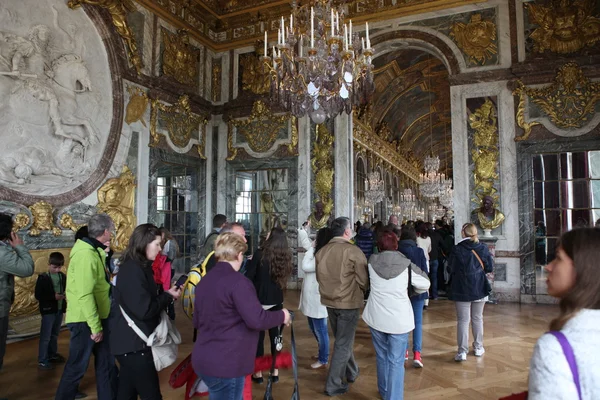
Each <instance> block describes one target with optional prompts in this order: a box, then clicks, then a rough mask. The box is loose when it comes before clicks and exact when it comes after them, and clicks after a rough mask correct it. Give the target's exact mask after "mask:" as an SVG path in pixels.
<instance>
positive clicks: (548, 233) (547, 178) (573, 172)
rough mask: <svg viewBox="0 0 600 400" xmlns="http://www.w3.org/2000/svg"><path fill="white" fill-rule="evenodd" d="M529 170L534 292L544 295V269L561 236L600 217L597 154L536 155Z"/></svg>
mask: <svg viewBox="0 0 600 400" xmlns="http://www.w3.org/2000/svg"><path fill="white" fill-rule="evenodd" d="M532 167H533V180H534V182H533V207H534V210H533V215H534V221H533V222H534V224H535V226H534V229H533V232H534V243H535V264H536V280H537V282H536V288H537V289H536V291H537V293H538V294H547V287H546V271H545V270H544V266H545V265H546V264H547V263H549V262H551V261H552V260H553V259H554V256H555V252H556V245H557V242H558V239H559V238H560V235H561V234H562V233H564V232H567V231H569V230H571V229H573V228H576V227H585V226H593V225H594V223H595V221H596V220H598V218H600V151H582V152H564V153H552V154H538V155H535V156H534V157H533V165H532Z"/></svg>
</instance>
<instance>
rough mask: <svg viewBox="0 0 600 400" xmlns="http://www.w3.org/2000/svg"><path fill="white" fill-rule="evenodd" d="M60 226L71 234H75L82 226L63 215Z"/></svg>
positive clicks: (69, 216)
mask: <svg viewBox="0 0 600 400" xmlns="http://www.w3.org/2000/svg"><path fill="white" fill-rule="evenodd" d="M60 226H62V227H63V228H65V229H70V230H72V231H73V232H77V231H78V230H79V228H81V227H82V226H83V225H77V224H76V223H75V221H73V217H72V216H71V215H69V214H66V213H65V214H63V215H61V217H60Z"/></svg>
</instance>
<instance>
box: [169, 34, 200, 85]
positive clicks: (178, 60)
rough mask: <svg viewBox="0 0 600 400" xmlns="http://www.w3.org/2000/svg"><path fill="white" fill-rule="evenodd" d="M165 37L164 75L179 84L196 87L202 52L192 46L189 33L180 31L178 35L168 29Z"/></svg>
mask: <svg viewBox="0 0 600 400" xmlns="http://www.w3.org/2000/svg"><path fill="white" fill-rule="evenodd" d="M162 33H163V35H162V37H163V46H164V49H165V50H164V53H163V57H162V60H163V73H164V74H165V75H168V76H171V77H173V78H175V80H176V81H177V82H179V83H183V84H184V85H189V86H191V87H196V86H197V84H198V60H199V58H200V52H199V51H198V50H196V49H194V47H192V46H191V45H190V37H189V33H188V31H187V30H185V29H179V30H178V31H177V34H174V33H171V32H169V31H168V30H166V29H163V31H162Z"/></svg>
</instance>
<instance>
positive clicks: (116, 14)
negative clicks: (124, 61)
mask: <svg viewBox="0 0 600 400" xmlns="http://www.w3.org/2000/svg"><path fill="white" fill-rule="evenodd" d="M82 4H89V5H92V6H98V7H102V8H104V9H106V10H108V12H109V13H110V16H111V18H112V22H113V25H114V27H115V29H116V30H117V33H118V34H119V35H120V36H121V38H123V40H124V41H125V43H127V50H128V54H129V61H131V63H132V64H133V66H134V67H135V70H136V72H137V73H138V75H139V74H141V73H142V67H143V63H142V59H141V58H140V55H139V54H138V48H137V43H136V41H135V37H134V35H133V31H132V30H131V28H130V27H129V24H128V22H127V14H129V13H130V12H134V11H136V7H135V4H134V3H133V1H132V0H69V1H68V3H67V5H68V6H69V8H70V9H72V10H75V9H77V8H79V7H81V5H82Z"/></svg>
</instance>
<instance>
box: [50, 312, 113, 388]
mask: <svg viewBox="0 0 600 400" xmlns="http://www.w3.org/2000/svg"><path fill="white" fill-rule="evenodd" d="M67 326H68V327H69V330H70V331H71V341H70V343H69V358H68V359H67V363H66V364H65V369H64V371H63V374H62V377H61V378H60V383H59V384H58V389H57V391H56V400H73V399H74V398H75V395H76V394H77V389H78V388H79V382H80V381H81V379H82V378H83V376H84V375H85V371H86V370H87V368H88V364H89V363H90V357H91V356H92V353H93V354H94V366H95V367H96V389H97V391H98V400H114V399H116V397H117V367H116V365H115V358H114V357H113V356H112V355H111V354H110V350H109V347H108V323H107V320H105V319H103V320H102V328H103V332H104V334H105V336H104V338H103V339H102V341H101V342H100V343H95V342H94V341H93V340H92V339H91V338H90V335H91V334H92V332H91V331H90V327H89V326H88V324H87V323H86V322H74V323H69V324H67Z"/></svg>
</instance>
